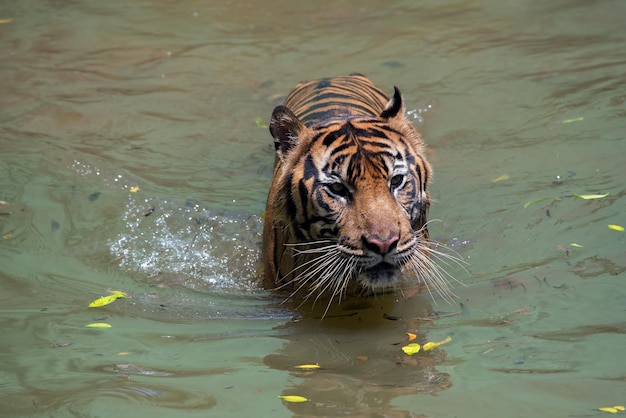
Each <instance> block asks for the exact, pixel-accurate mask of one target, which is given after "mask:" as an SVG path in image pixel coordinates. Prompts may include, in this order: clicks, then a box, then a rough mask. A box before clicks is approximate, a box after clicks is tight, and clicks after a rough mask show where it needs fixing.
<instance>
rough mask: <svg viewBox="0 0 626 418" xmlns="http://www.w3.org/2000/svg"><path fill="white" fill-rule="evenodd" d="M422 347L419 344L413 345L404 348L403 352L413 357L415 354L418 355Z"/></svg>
mask: <svg viewBox="0 0 626 418" xmlns="http://www.w3.org/2000/svg"><path fill="white" fill-rule="evenodd" d="M421 348H422V347H420V345H419V344H417V343H411V344H408V345H405V346H404V347H402V351H404V352H405V353H406V354H408V355H409V356H412V355H413V354H415V353H418V352H419V351H420V349H421Z"/></svg>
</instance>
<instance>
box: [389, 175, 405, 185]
mask: <svg viewBox="0 0 626 418" xmlns="http://www.w3.org/2000/svg"><path fill="white" fill-rule="evenodd" d="M403 182H404V175H402V174H396V175H395V176H393V177H392V178H391V180H390V181H389V184H390V185H391V187H393V188H396V187H400V186H401V185H402V183H403Z"/></svg>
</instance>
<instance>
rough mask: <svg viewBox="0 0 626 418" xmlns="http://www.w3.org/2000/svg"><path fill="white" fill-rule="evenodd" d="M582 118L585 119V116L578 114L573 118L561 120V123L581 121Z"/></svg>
mask: <svg viewBox="0 0 626 418" xmlns="http://www.w3.org/2000/svg"><path fill="white" fill-rule="evenodd" d="M582 120H585V118H584V117H582V116H579V117H577V118H574V119H565V120H563V121H561V123H572V122H580V121H582Z"/></svg>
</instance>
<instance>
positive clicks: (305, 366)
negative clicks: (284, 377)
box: [294, 363, 321, 370]
mask: <svg viewBox="0 0 626 418" xmlns="http://www.w3.org/2000/svg"><path fill="white" fill-rule="evenodd" d="M294 367H295V368H296V369H302V370H313V369H320V368H321V366H320V365H319V364H317V363H315V364H300V365H299V366H294Z"/></svg>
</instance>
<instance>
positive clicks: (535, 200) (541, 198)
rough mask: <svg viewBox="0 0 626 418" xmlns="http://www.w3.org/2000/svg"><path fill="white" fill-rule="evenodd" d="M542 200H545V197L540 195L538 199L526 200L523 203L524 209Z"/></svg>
mask: <svg viewBox="0 0 626 418" xmlns="http://www.w3.org/2000/svg"><path fill="white" fill-rule="evenodd" d="M542 200H546V198H545V197H540V198H538V199H533V200H529V201H528V202H526V203H524V209H526V208H527V207H528V206H530V205H534V204H535V203H539V202H541V201H542Z"/></svg>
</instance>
